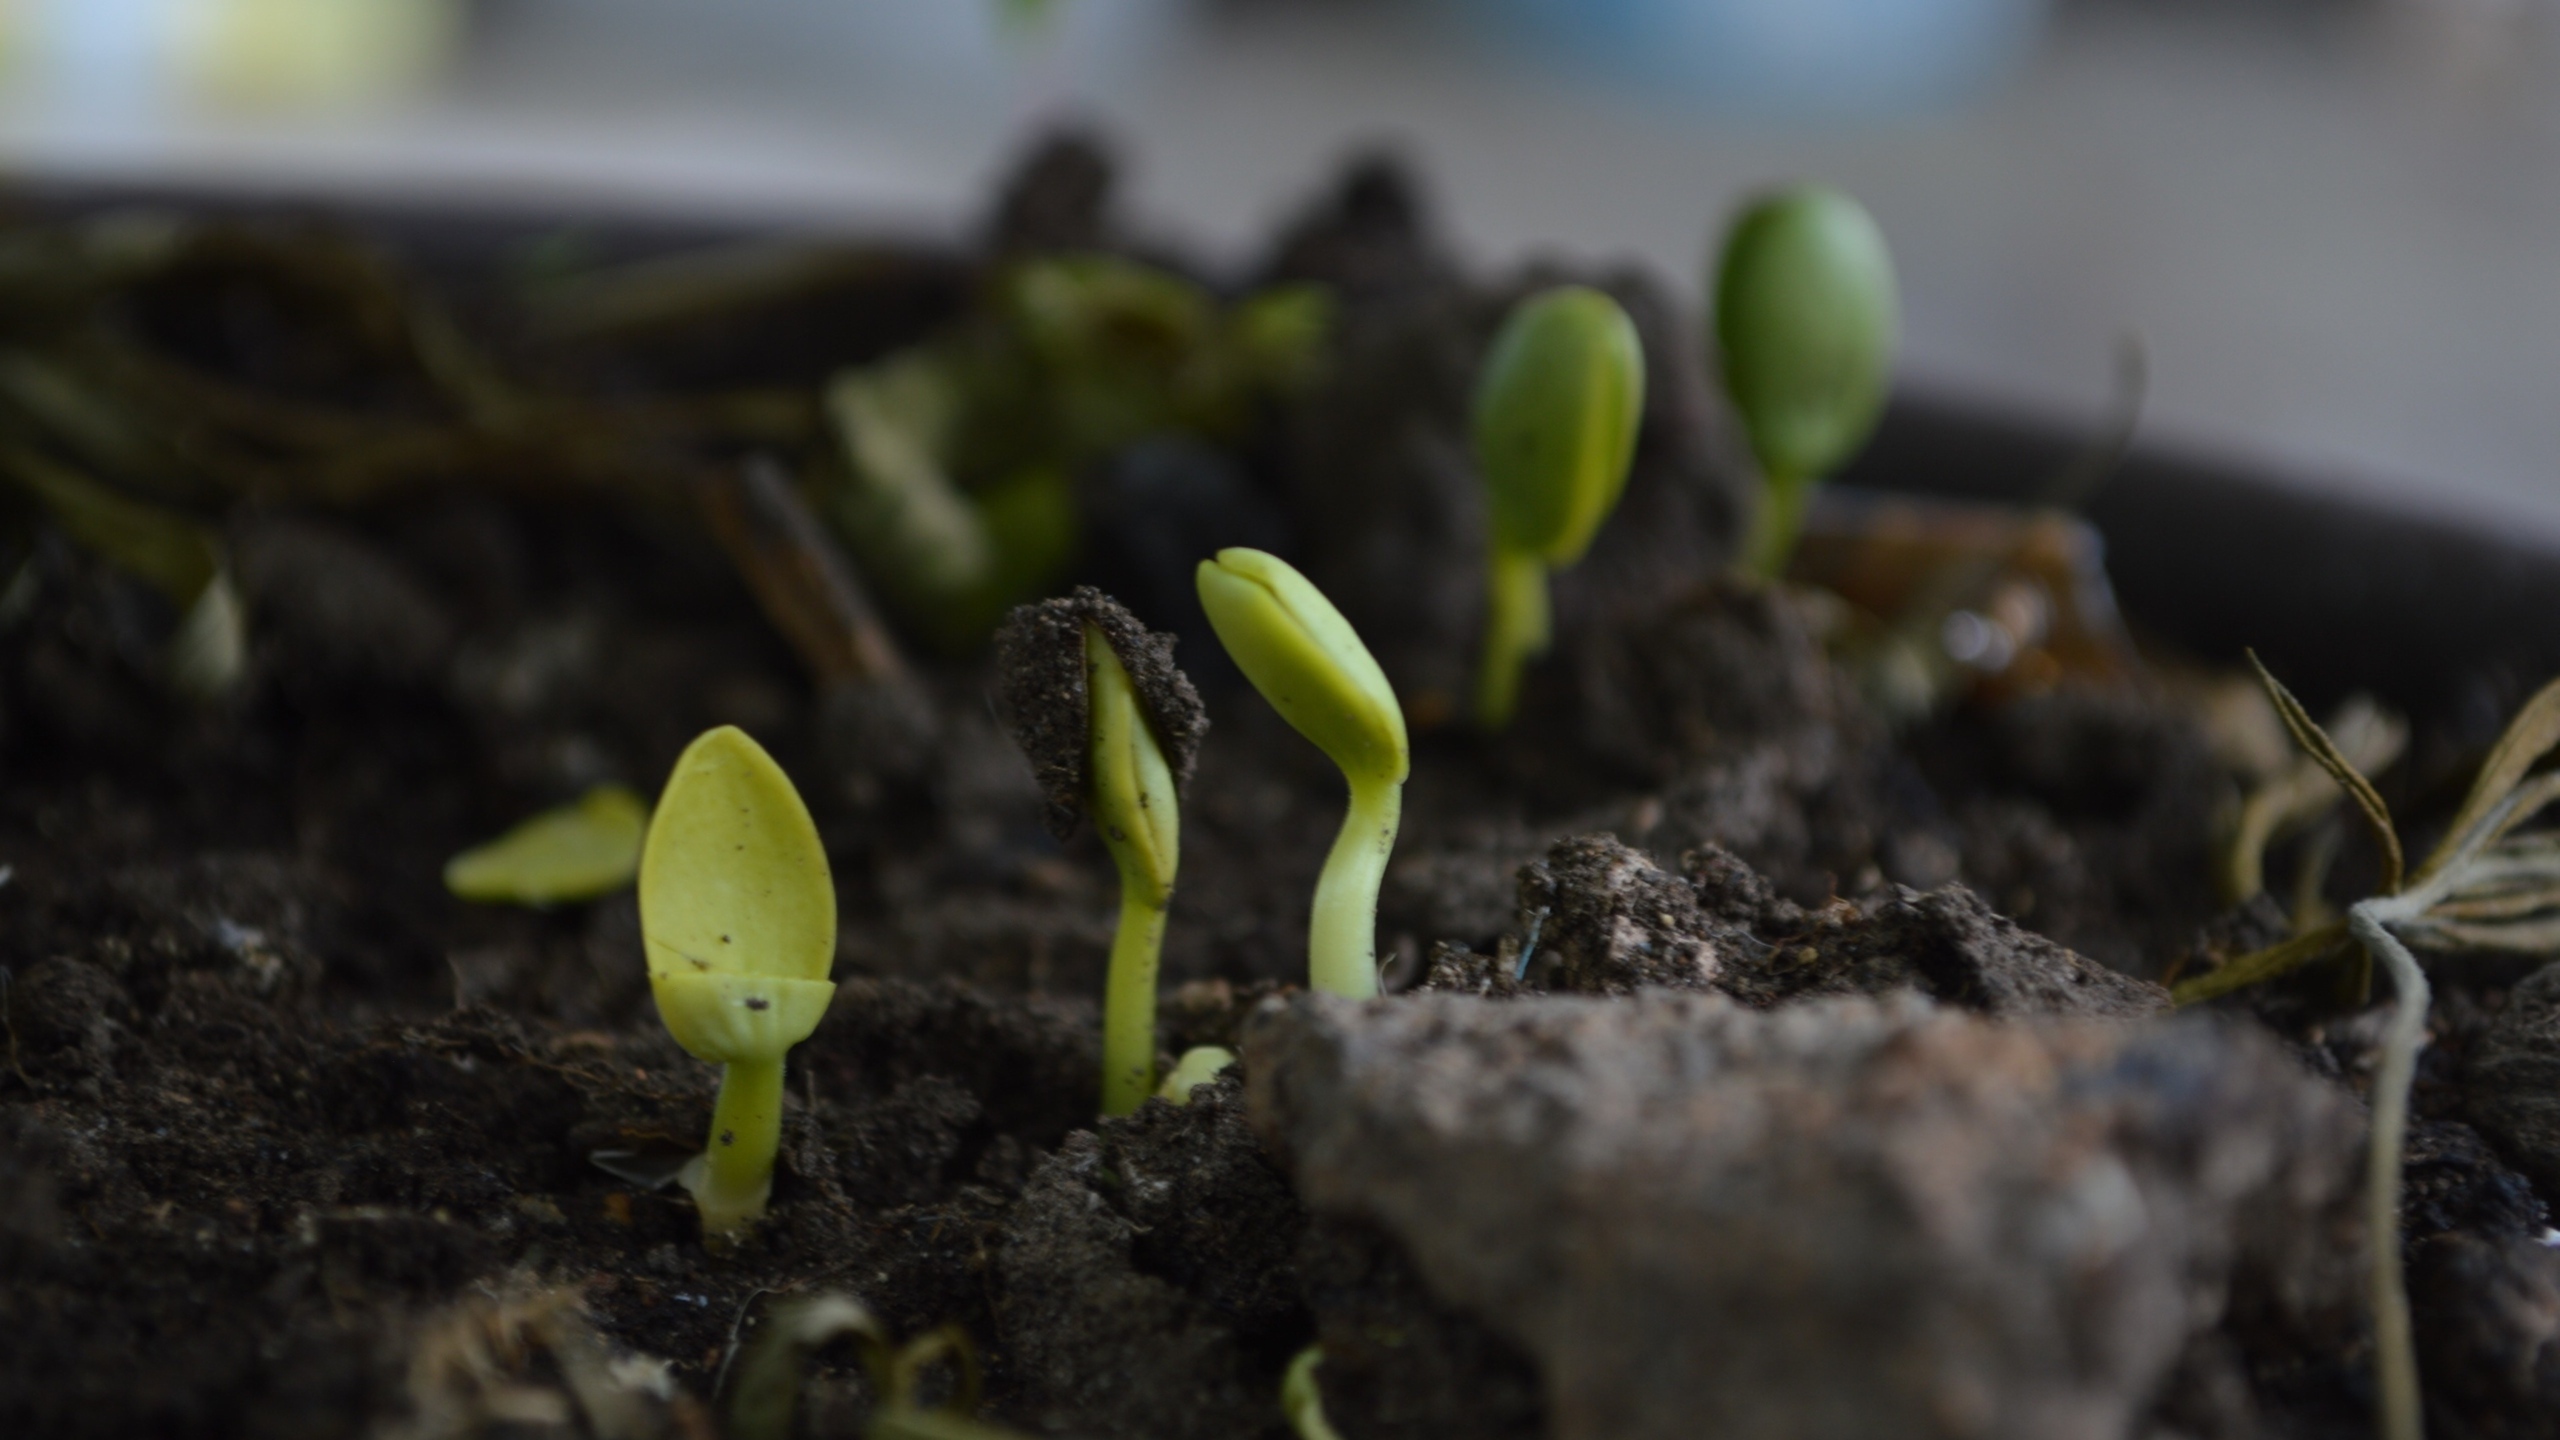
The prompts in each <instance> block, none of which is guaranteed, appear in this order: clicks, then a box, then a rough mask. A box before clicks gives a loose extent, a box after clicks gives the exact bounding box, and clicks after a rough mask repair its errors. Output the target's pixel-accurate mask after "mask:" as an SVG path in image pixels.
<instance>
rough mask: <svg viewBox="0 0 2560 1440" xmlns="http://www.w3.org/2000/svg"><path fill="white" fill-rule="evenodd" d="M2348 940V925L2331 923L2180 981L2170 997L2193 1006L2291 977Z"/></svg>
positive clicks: (2178, 1002)
mask: <svg viewBox="0 0 2560 1440" xmlns="http://www.w3.org/2000/svg"><path fill="white" fill-rule="evenodd" d="M2346 940H2347V927H2346V922H2344V921H2332V922H2331V923H2329V924H2327V925H2323V926H2321V927H2320V928H2319V929H2317V930H2306V931H2304V932H2303V933H2301V934H2299V935H2296V936H2294V937H2293V938H2292V939H2290V940H2286V941H2282V942H2280V943H2278V944H2274V945H2270V946H2268V947H2267V948H2266V949H2264V950H2252V951H2250V952H2249V953H2248V954H2246V955H2243V956H2241V957H2239V958H2238V959H2236V960H2234V961H2232V962H2231V963H2230V964H2228V965H2225V966H2223V967H2222V968H2221V969H2219V970H2216V971H2214V972H2212V973H2211V974H2208V975H2199V976H2197V977H2195V978H2194V979H2192V980H2186V981H2181V982H2180V983H2179V984H2177V985H2175V986H2172V987H2171V988H2170V991H2169V998H2170V999H2171V1000H2172V1001H2174V1002H2175V1003H2177V1004H2179V1005H2194V1004H2197V1003H2199V1002H2202V1001H2206V1000H2211V999H2214V998H2216V997H2218V996H2222V995H2228V994H2230V993H2231V992H2232V991H2234V990H2241V989H2246V988H2247V987H2249V986H2251V985H2256V984H2259V983H2260V982H2262V981H2267V980H2273V979H2276V978H2278V977H2280V976H2284V975H2289V974H2291V973H2292V972H2294V971H2296V970H2299V969H2301V968H2302V967H2303V966H2305V965H2308V964H2310V963H2311V962H2312V961H2314V960H2319V959H2322V958H2324V957H2326V956H2327V955H2328V954H2329V953H2330V952H2332V951H2334V950H2335V949H2337V948H2338V947H2339V946H2340V945H2343V944H2345V943H2346Z"/></svg>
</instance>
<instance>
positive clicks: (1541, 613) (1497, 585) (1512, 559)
mask: <svg viewBox="0 0 2560 1440" xmlns="http://www.w3.org/2000/svg"><path fill="white" fill-rule="evenodd" d="M1486 580H1487V585H1486V592H1485V613H1484V658H1483V661H1482V662H1481V663H1480V664H1479V665H1478V666H1477V667H1476V724H1477V725H1478V726H1480V727H1482V728H1483V729H1486V730H1500V729H1502V728H1503V727H1504V726H1506V725H1509V724H1510V723H1511V717H1512V714H1513V713H1514V712H1515V711H1517V710H1518V709H1519V706H1520V673H1521V671H1522V670H1524V669H1525V668H1527V666H1528V664H1529V662H1530V660H1532V659H1534V658H1536V657H1537V656H1539V655H1541V654H1544V653H1545V651H1546V648H1547V643H1548V640H1549V636H1550V616H1549V612H1548V607H1547V563H1546V561H1544V560H1542V559H1540V558H1539V557H1537V556H1535V555H1532V554H1530V553H1529V552H1527V551H1525V550H1512V549H1508V548H1505V547H1502V546H1496V547H1495V548H1494V552H1493V559H1492V563H1491V565H1490V566H1488V567H1487V571H1486Z"/></svg>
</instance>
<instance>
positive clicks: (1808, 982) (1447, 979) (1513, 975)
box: [1420, 834, 2169, 1019]
mask: <svg viewBox="0 0 2560 1440" xmlns="http://www.w3.org/2000/svg"><path fill="white" fill-rule="evenodd" d="M1684 868H1685V869H1686V871H1687V872H1688V873H1687V874H1686V875H1674V874H1671V873H1670V872H1668V871H1666V870H1663V869H1662V868H1661V867H1660V866H1657V865H1655V864H1654V863H1653V860H1652V859H1651V857H1649V856H1647V855H1646V854H1645V853H1644V852H1642V851H1639V850H1636V849H1633V848H1631V847H1629V846H1627V845H1623V844H1621V843H1619V841H1618V839H1617V837H1616V836H1614V835H1605V834H1603V835H1581V836H1575V837H1573V838H1571V839H1567V840H1560V841H1558V842H1556V844H1555V846H1554V847H1553V848H1551V849H1550V850H1549V851H1548V852H1547V858H1545V859H1544V860H1540V861H1538V862H1536V863H1534V864H1531V865H1527V866H1523V867H1522V868H1521V871H1520V879H1519V910H1518V918H1517V919H1516V921H1515V922H1514V926H1513V930H1512V933H1511V934H1510V935H1507V936H1505V937H1504V939H1503V942H1502V945H1501V947H1500V948H1499V949H1498V950H1497V951H1496V952H1495V953H1494V954H1493V955H1491V956H1483V955H1472V954H1470V953H1469V952H1467V951H1465V950H1464V949H1462V948H1457V947H1444V948H1443V949H1442V950H1441V951H1440V952H1439V953H1437V954H1435V955H1434V957H1433V964H1432V968H1431V970H1430V972H1429V973H1428V974H1427V975H1426V976H1425V978H1424V980H1423V982H1422V985H1421V986H1420V988H1422V989H1426V990H1446V991H1454V992H1458V993H1464V994H1478V995H1484V994H1509V993H1512V992H1513V991H1514V990H1515V989H1522V990H1547V991H1567V992H1573V993H1578V994H1586V995H1625V994H1632V993H1634V992H1635V991H1637V990H1639V989H1642V988H1646V987H1656V988H1661V989H1671V990H1719V991H1722V992H1724V993H1726V994H1728V995H1731V996H1733V997H1734V998H1735V999H1738V1000H1741V1001H1743V1002H1744V1003H1746V1004H1750V1005H1754V1006H1759V1007H1764V1008H1765V1007H1767V1006H1771V1005H1776V1004H1779V1003H1781V1002H1784V1001H1789V1000H1796V999H1803V998H1807V997H1811V996H1818V995H1883V994H1887V993H1889V992H1892V991H1895V990H1905V989H1909V990H1918V991H1920V992H1921V993H1923V994H1926V995H1928V996H1929V997H1931V998H1932V999H1935V1000H1939V1001H1941V1002H1944V1003H1946V1004H1950V1005H1959V1006H1962V1007H1964V1008H1966V1009H1968V1010H1978V1011H1981V1012H1983V1013H1985V1014H1991V1015H2020V1016H2023V1015H2079V1016H2088V1017H2093V1018H2117V1019H2132V1018H2138V1017H2141V1016H2146V1015H2156V1014H2160V1013H2162V1012H2164V1011H2166V1010H2167V1009H2168V1008H2169V995H2168V992H2167V991H2165V990H2163V989H2161V988H2160V987H2159V986H2157V985H2153V984H2151V983H2149V982H2147V981H2142V980H2136V979H2134V978H2132V977H2130V976H2127V975H2120V974H2118V973H2116V972H2115V971H2113V970H2109V969H2108V968H2106V967H2105V966H2103V965H2100V964H2098V963H2097V962H2095V961H2093V960H2090V959H2088V958H2086V957H2084V956H2081V955H2076V954H2073V953H2072V952H2071V951H2069V950H2065V949H2064V948H2062V947H2061V946H2059V945H2056V944H2054V943H2053V942H2052V941H2050V940H2047V939H2045V938H2044V937H2042V936H2040V935H2035V934H2032V933H2030V932H2028V931H2025V930H2022V929H2020V928H2019V927H2018V926H2017V925H2015V924H2014V923H2012V922H2011V921H2009V920H2008V919H2006V918H2005V917H2003V916H2000V915H1996V914H1993V913H1992V911H1991V909H1990V907H1989V906H1987V905H1985V904H1984V903H1983V902H1982V898H1981V897H1980V896H1978V895H1976V894H1974V893H1973V892H1972V891H1971V890H1968V889H1966V888H1965V887H1964V886H1962V885H1948V886H1945V887H1943V888H1941V889H1937V890H1933V891H1930V892H1929V893H1927V894H1925V895H1924V894H1921V893H1919V892H1917V891H1914V890H1909V889H1904V888H1901V887H1896V888H1894V889H1893V890H1891V891H1889V892H1887V893H1886V894H1885V895H1883V896H1882V897H1881V898H1880V899H1878V900H1877V901H1875V902H1874V903H1872V904H1870V905H1869V906H1867V907H1865V908H1863V909H1862V908H1860V907H1859V906H1856V905H1852V904H1849V903H1848V902H1846V901H1835V902H1833V903H1832V904H1831V905H1829V906H1826V907H1825V908H1823V909H1822V910H1819V911H1816V912H1811V913H1808V912H1806V911H1805V910H1804V909H1803V908H1802V907H1800V906H1797V905H1795V904H1793V903H1791V902H1788V901H1785V900H1782V899H1780V898H1778V897H1777V895H1776V894H1775V892H1774V891H1772V890H1771V888H1770V886H1769V883H1768V881H1767V880H1765V879H1764V878H1762V877H1761V876H1760V875H1759V874H1758V873H1756V872H1755V871H1753V870H1752V869H1751V868H1750V867H1749V866H1748V865H1746V864H1744V863H1743V862H1742V861H1741V860H1739V859H1737V858H1735V857H1734V856H1733V855H1732V854H1731V853H1729V852H1727V851H1725V850H1723V849H1720V848H1718V847H1714V846H1707V847H1704V848H1702V849H1699V850H1695V851H1692V852H1690V854H1689V855H1688V857H1687V863H1686V865H1685V867H1684Z"/></svg>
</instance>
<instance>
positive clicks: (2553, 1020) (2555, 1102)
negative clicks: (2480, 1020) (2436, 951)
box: [2463, 963, 2560, 1194]
mask: <svg viewBox="0 0 2560 1440" xmlns="http://www.w3.org/2000/svg"><path fill="white" fill-rule="evenodd" d="M2463 1093H2464V1099H2465V1102H2466V1107H2467V1109H2468V1111H2469V1114H2470V1117H2471V1122H2472V1123H2473V1124H2474V1125H2477V1126H2478V1127H2479V1128H2480V1129H2481V1130H2482V1131H2483V1132H2485V1133H2486V1134H2487V1135H2488V1136H2489V1138H2490V1139H2492V1140H2494V1141H2496V1142H2497V1144H2498V1147H2499V1148H2500V1149H2501V1150H2503V1151H2505V1152H2506V1154H2507V1157H2508V1158H2509V1159H2510V1160H2512V1161H2514V1162H2515V1165H2516V1167H2517V1168H2518V1169H2521V1170H2523V1171H2524V1172H2525V1173H2526V1174H2527V1175H2530V1176H2532V1177H2533V1179H2534V1181H2535V1183H2537V1184H2539V1185H2540V1186H2541V1187H2542V1188H2543V1191H2544V1193H2546V1194H2554V1193H2560V963H2555V964H2551V965H2545V966H2543V967H2542V968H2541V969H2539V970H2536V971H2534V972H2533V973H2532V974H2531V975H2528V976H2526V977H2525V979H2524V980H2523V981H2522V982H2521V983H2519V984H2518V985H2517V986H2516V987H2515V989H2514V990H2513V991H2511V992H2509V993H2508V996H2507V1006H2506V1009H2504V1010H2502V1011H2500V1012H2499V1013H2498V1017H2497V1019H2495V1020H2493V1021H2491V1022H2490V1024H2489V1028H2488V1030H2487V1032H2486V1033H2484V1034H2482V1035H2481V1036H2480V1038H2479V1039H2478V1040H2476V1041H2474V1042H2473V1043H2472V1047H2471V1056H2470V1063H2469V1064H2468V1065H2466V1066H2465V1067H2464V1073H2463Z"/></svg>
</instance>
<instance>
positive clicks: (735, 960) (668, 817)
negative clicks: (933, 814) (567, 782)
mask: <svg viewBox="0 0 2560 1440" xmlns="http://www.w3.org/2000/svg"><path fill="white" fill-rule="evenodd" d="M640 934H641V939H642V942H643V944H644V947H645V948H646V950H647V951H648V958H649V989H650V992H651V994H652V995H654V996H655V997H656V999H657V1002H658V1018H659V1019H660V1020H662V1021H664V1022H665V1023H666V1027H667V1032H668V1033H669V1034H671V1035H673V1036H674V1037H675V1039H676V1043H677V1044H679V1045H682V1046H683V1047H684V1048H685V1049H686V1050H687V1051H689V1052H691V1053H692V1054H693V1055H694V1056H696V1057H697V1058H700V1059H703V1060H710V1061H713V1062H716V1063H717V1064H719V1065H721V1066H723V1067H724V1068H723V1070H722V1071H721V1075H720V1099H719V1101H718V1103H717V1105H716V1107H715V1108H714V1109H713V1110H712V1113H711V1139H710V1143H709V1144H708V1145H706V1146H704V1147H703V1151H702V1153H701V1154H700V1155H697V1156H695V1157H694V1159H693V1161H692V1162H691V1163H690V1164H688V1165H687V1166H686V1167H685V1168H684V1171H683V1172H682V1174H681V1175H680V1176H679V1177H678V1178H679V1179H680V1180H681V1181H682V1183H683V1184H684V1187H685V1188H686V1189H687V1190H689V1191H691V1192H692V1193H693V1202H694V1205H695V1207H696V1208H697V1209H698V1210H700V1211H701V1213H702V1235H703V1239H704V1240H705V1241H706V1242H708V1243H709V1244H711V1245H713V1246H715V1247H723V1246H727V1245H730V1244H734V1243H735V1242H736V1241H737V1239H738V1238H739V1237H740V1236H741V1235H743V1234H744V1233H745V1232H746V1230H747V1229H748V1228H749V1227H750V1226H752V1225H753V1224H754V1223H755V1222H756V1221H758V1220H760V1219H762V1218H764V1209H765V1200H766V1198H767V1196H768V1195H769V1194H770V1193H771V1192H772V1189H773V1157H774V1153H775V1151H776V1150H777V1149H778V1148H780V1144H781V1139H782V1059H783V1055H784V1054H785V1052H787V1051H789V1050H790V1048H791V1047H792V1046H794V1045H797V1044H799V1043H800V1042H801V1041H803V1040H806V1039H807V1038H809V1032H811V1031H812V1030H815V1029H817V1028H818V1021H819V1020H820V1019H821V1018H822V1017H824V1016H825V1014H826V1013H827V1002H828V1001H829V1000H830V999H832V998H833V997H834V995H835V989H836V987H835V986H834V984H833V983H831V982H830V981H829V980H828V979H827V972H828V970H829V969H830V968H831V967H832V966H833V965H834V963H835V953H836V890H835V882H834V881H833V879H831V878H830V877H829V875H828V873H827V852H826V848H825V847H824V846H823V845H821V844H820V843H819V842H818V827H817V826H816V824H814V823H813V822H812V821H811V820H810V819H809V810H808V807H807V806H805V805H803V804H802V803H801V801H800V792H799V791H797V790H795V789H793V788H792V786H791V780H790V777H789V776H786V775H784V774H783V773H782V767H781V766H779V765H776V764H774V763H773V757H772V756H770V755H768V754H766V753H765V752H764V747H763V746H761V745H758V744H757V743H756V742H755V741H754V740H752V739H749V738H748V737H747V734H746V732H745V731H742V730H739V729H737V728H735V727H734V726H727V725H723V726H721V727H720V728H719V729H716V730H711V731H707V732H705V733H704V734H703V735H702V736H701V737H700V738H699V739H697V740H695V741H694V742H693V743H692V744H691V745H689V746H687V747H685V752H684V754H683V755H682V756H680V757H679V758H678V759H677V760H676V768H675V773H674V774H673V775H671V776H669V777H668V779H667V788H666V791H665V793H664V794H663V795H661V796H660V797H659V800H658V811H657V814H656V815H655V816H653V817H651V819H650V821H649V838H648V841H647V843H646V844H645V845H644V846H643V847H642V849H641V852H640Z"/></svg>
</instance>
